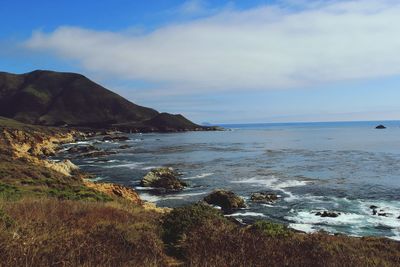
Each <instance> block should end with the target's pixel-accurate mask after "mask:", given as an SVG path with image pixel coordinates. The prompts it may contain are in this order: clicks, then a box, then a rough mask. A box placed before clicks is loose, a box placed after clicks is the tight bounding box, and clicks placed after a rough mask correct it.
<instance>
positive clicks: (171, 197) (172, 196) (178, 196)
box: [162, 192, 207, 199]
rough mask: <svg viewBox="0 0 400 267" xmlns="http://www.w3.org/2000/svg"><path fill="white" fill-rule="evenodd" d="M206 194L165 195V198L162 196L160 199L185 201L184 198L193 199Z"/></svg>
mask: <svg viewBox="0 0 400 267" xmlns="http://www.w3.org/2000/svg"><path fill="white" fill-rule="evenodd" d="M206 193H207V192H198V193H184V194H174V195H166V196H163V197H162V199H186V198H190V197H194V196H201V195H205V194H206Z"/></svg>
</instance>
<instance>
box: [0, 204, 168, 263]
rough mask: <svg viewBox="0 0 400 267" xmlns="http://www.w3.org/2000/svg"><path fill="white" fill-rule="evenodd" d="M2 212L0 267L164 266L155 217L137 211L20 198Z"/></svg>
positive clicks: (121, 207) (107, 206)
mask: <svg viewBox="0 0 400 267" xmlns="http://www.w3.org/2000/svg"><path fill="white" fill-rule="evenodd" d="M0 210H2V211H3V216H1V214H0V266H163V265H165V260H166V256H165V254H164V249H163V244H162V241H161V239H160V229H159V227H158V225H159V224H158V223H157V222H158V220H159V215H158V214H156V213H153V212H147V211H144V210H143V209H142V208H140V207H132V206H128V205H123V204H120V203H117V202H113V203H101V202H83V201H60V200H56V199H22V200H19V201H13V202H7V201H3V202H1V203H0ZM2 218H3V219H2ZM4 218H5V219H4ZM6 221H7V223H5V222H6Z"/></svg>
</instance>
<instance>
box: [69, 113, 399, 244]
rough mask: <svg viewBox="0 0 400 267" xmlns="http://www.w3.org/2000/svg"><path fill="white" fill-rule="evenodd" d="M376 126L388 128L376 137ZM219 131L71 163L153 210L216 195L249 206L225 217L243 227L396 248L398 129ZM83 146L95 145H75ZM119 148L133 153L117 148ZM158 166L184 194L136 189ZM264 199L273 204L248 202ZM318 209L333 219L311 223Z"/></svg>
mask: <svg viewBox="0 0 400 267" xmlns="http://www.w3.org/2000/svg"><path fill="white" fill-rule="evenodd" d="M378 124H384V125H385V126H386V127H387V129H383V130H377V129H375V126H376V125H378ZM221 126H223V127H225V128H226V129H227V130H226V131H216V132H184V133H168V134H158V133H149V134H131V135H130V136H129V137H130V140H128V141H126V142H119V143H118V142H117V143H113V142H101V143H96V144H95V145H96V146H99V147H102V148H104V149H111V150H114V151H117V152H118V153H117V154H114V155H109V156H107V157H106V158H83V159H73V161H74V162H75V163H76V164H77V165H79V166H80V167H81V169H83V170H84V171H88V172H91V173H92V174H94V175H95V177H96V178H95V180H98V181H103V182H114V183H120V184H123V185H126V186H131V187H133V188H136V190H137V191H138V192H139V193H140V195H141V197H142V198H143V199H145V200H149V201H153V202H156V203H157V205H159V206H168V207H177V206H182V205H187V204H189V203H194V202H197V201H199V200H201V199H202V198H204V197H205V196H206V195H207V194H208V193H210V192H211V191H213V190H214V189H217V188H223V189H228V190H232V191H233V192H235V193H236V194H238V195H240V196H242V197H243V198H244V199H245V200H246V203H247V205H248V208H246V209H242V210H238V211H237V212H235V213H233V214H231V215H229V216H233V217H235V218H237V219H239V220H241V221H244V222H252V221H254V220H259V219H266V220H272V221H275V222H280V223H284V224H286V225H288V226H289V227H291V228H294V229H297V230H301V231H305V232H314V231H318V230H324V231H327V232H330V233H342V234H348V235H354V236H386V237H389V238H393V239H398V240H400V217H399V216H400V202H399V200H400V194H399V191H400V168H399V167H400V121H385V122H373V121H370V122H328V123H275V124H234V125H221ZM88 143H95V140H88V141H85V142H80V144H88ZM123 144H128V145H131V147H130V148H128V149H120V148H119V146H121V145H123ZM71 145H76V144H69V145H66V146H67V147H68V146H71ZM160 166H171V167H173V168H175V169H177V170H178V171H179V172H180V173H181V174H182V176H181V179H183V180H185V181H186V182H188V183H189V187H188V188H187V189H185V190H183V191H182V192H180V193H175V194H167V195H157V194H154V193H152V192H151V191H149V190H147V189H146V188H141V187H140V186H139V181H140V179H141V178H142V177H143V176H144V175H145V174H146V173H147V172H148V171H149V170H150V169H152V168H155V167H160ZM265 191H268V192H274V193H276V194H278V196H279V199H278V201H277V202H276V203H275V204H271V205H269V204H260V203H252V202H251V201H250V196H251V194H252V193H254V192H265ZM371 206H376V207H377V208H376V211H377V214H375V215H374V214H373V210H372V209H371V208H370V207H371ZM324 210H327V211H333V212H337V213H340V215H339V216H338V217H335V218H331V217H320V216H317V215H315V213H316V212H318V211H324ZM378 213H379V214H380V215H378Z"/></svg>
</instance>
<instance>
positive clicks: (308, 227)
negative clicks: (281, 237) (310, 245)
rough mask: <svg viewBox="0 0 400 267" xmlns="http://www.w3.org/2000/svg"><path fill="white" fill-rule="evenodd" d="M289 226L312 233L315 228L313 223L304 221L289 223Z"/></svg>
mask: <svg viewBox="0 0 400 267" xmlns="http://www.w3.org/2000/svg"><path fill="white" fill-rule="evenodd" d="M289 228H292V229H295V230H298V231H302V232H305V233H313V232H315V231H316V230H315V229H314V228H313V225H311V224H306V223H290V224H289Z"/></svg>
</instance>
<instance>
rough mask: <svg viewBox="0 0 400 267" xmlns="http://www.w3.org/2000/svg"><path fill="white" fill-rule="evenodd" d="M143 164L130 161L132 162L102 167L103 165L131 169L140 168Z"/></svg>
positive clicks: (107, 166)
mask: <svg viewBox="0 0 400 267" xmlns="http://www.w3.org/2000/svg"><path fill="white" fill-rule="evenodd" d="M141 165H143V163H142V162H130V163H125V164H118V165H106V166H102V167H103V168H129V169H138V168H139V167H140V166H141Z"/></svg>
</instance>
